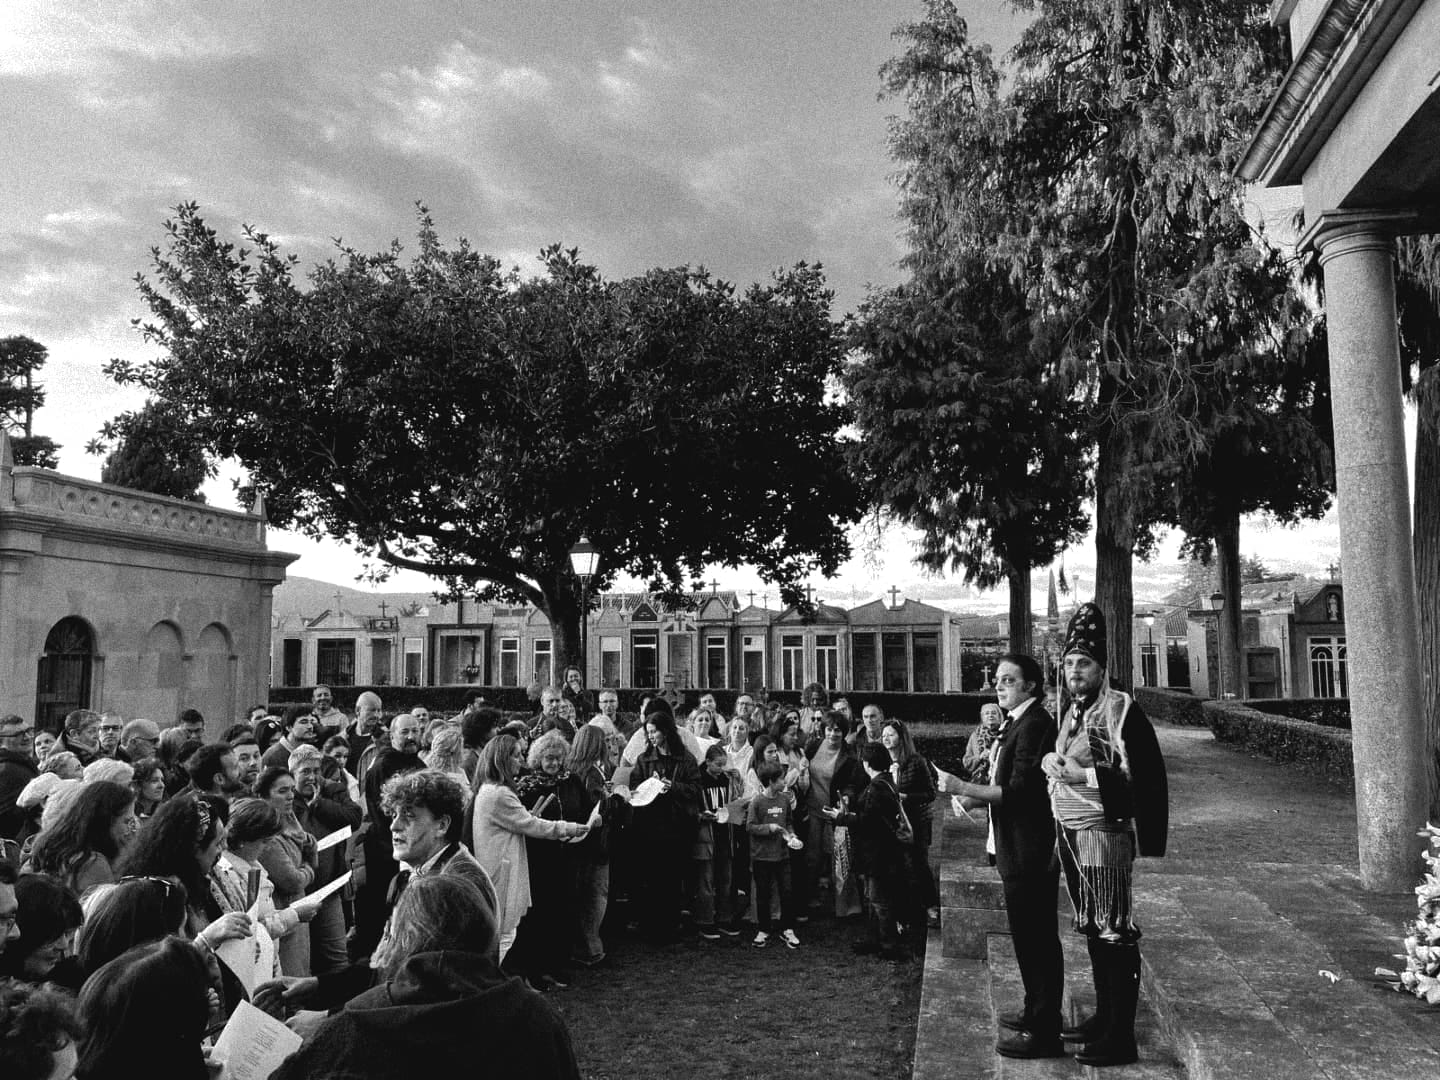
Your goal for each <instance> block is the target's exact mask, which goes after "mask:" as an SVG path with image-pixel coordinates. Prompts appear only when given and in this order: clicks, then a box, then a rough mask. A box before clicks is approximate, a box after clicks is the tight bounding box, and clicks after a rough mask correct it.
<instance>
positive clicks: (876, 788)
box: [835, 773, 905, 878]
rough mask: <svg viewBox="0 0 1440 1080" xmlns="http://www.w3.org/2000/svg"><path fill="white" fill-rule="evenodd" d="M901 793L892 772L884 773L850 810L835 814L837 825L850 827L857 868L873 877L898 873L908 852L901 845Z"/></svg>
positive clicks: (857, 871) (873, 781) (852, 851)
mask: <svg viewBox="0 0 1440 1080" xmlns="http://www.w3.org/2000/svg"><path fill="white" fill-rule="evenodd" d="M899 820H900V796H899V795H898V794H897V793H896V791H895V783H894V781H892V780H891V779H890V774H889V773H881V774H880V775H879V776H877V777H875V779H873V780H871V781H870V782H869V784H867V785H866V787H865V790H864V791H862V792H860V795H859V797H858V798H857V799H856V800H855V802H854V804H853V809H852V810H851V811H850V812H849V813H845V814H841V815H839V816H838V817H836V818H835V824H836V825H846V826H849V828H850V845H851V846H850V850H851V857H852V858H853V860H854V865H855V872H856V873H859V874H865V875H867V876H870V877H879V878H889V877H894V876H896V875H898V874H899V873H900V872H901V870H902V868H903V866H904V859H905V853H904V850H903V849H902V847H901V845H900V840H899V831H898V822H899Z"/></svg>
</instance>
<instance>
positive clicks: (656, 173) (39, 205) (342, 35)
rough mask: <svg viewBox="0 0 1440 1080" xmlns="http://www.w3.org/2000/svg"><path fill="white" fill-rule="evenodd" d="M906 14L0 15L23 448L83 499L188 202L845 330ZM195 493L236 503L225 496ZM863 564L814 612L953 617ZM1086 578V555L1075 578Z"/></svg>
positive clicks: (1324, 557) (1, 322) (318, 557)
mask: <svg viewBox="0 0 1440 1080" xmlns="http://www.w3.org/2000/svg"><path fill="white" fill-rule="evenodd" d="M959 6H960V8H961V9H962V11H964V12H965V13H966V14H967V16H968V18H969V20H970V26H971V34H972V37H973V38H975V39H976V40H984V41H990V42H992V43H994V44H995V45H996V47H997V51H1000V52H1003V51H1005V50H1006V49H1008V48H1009V46H1010V45H1011V44H1013V42H1014V40H1015V37H1016V35H1017V34H1018V26H1019V24H1018V23H1017V21H1016V19H1015V17H1014V16H1013V15H1012V13H1011V11H1010V7H1009V5H1008V4H1006V3H1002V2H997V0H962V2H961V3H960V4H959ZM919 14H920V5H919V4H918V3H913V2H910V3H907V2H904V0H901V2H896V0H887V2H875V0H847V2H846V3H843V4H835V3H830V2H826V3H821V2H804V0H789V2H786V3H776V2H774V0H731V2H729V3H725V4H714V3H704V4H701V3H691V2H688V0H666V2H649V0H627V2H625V3H605V2H601V0H591V2H587V3H574V2H560V0H525V2H523V3H522V2H512V0H487V2H486V3H483V4H480V3H474V2H459V0H454V2H451V0H425V2H413V3H405V4H400V3H375V2H372V3H365V4H362V3H356V2H353V0H351V2H344V3H342V2H339V0H310V2H307V3H305V4H294V3H273V2H268V3H267V2H263V0H246V2H238V0H233V2H214V3H205V4H198V3H193V2H186V0H0V117H3V130H4V133H5V138H4V144H5V164H4V167H3V168H0V335H9V334H28V335H29V336H31V337H33V338H35V339H37V340H38V341H40V342H42V343H43V344H45V345H46V346H48V348H49V349H50V361H49V364H48V365H47V367H46V368H45V371H44V375H43V381H44V383H45V385H46V388H47V391H48V394H49V400H48V402H47V404H46V407H45V409H44V410H43V411H42V412H41V414H40V416H39V419H38V430H39V431H40V433H42V434H47V435H50V436H51V437H52V438H55V439H56V440H57V441H59V442H60V443H62V444H63V446H64V449H63V450H62V454H61V467H62V469H63V470H64V471H65V472H68V473H72V474H75V475H79V476H88V477H98V475H99V461H98V459H95V458H91V457H87V456H86V455H85V453H84V450H83V447H84V444H85V442H86V441H87V440H88V439H90V438H91V437H92V436H93V435H94V434H95V433H96V431H97V429H98V428H99V426H100V424H101V423H103V422H104V421H105V420H106V419H108V418H109V417H112V416H114V415H115V414H116V413H118V412H120V411H122V410H124V409H127V408H132V407H135V406H136V405H138V404H139V401H138V399H137V398H136V397H135V395H134V394H133V393H131V392H127V391H122V390H121V389H119V388H118V387H116V386H114V385H113V384H112V383H110V382H109V381H108V380H107V379H106V378H105V376H104V375H103V373H102V371H101V366H102V364H103V363H104V362H105V361H106V360H107V359H108V358H110V357H113V356H127V357H131V358H136V359H139V358H142V357H145V356H146V355H147V354H146V350H145V346H144V344H143V342H142V341H141V340H140V338H139V335H138V334H137V333H136V332H135V331H134V330H133V329H132V327H131V320H132V319H134V318H137V317H140V316H142V315H144V314H145V311H144V309H143V307H142V305H141V303H140V301H139V298H138V296H137V294H136V291H135V286H134V280H133V279H134V276H135V274H136V273H137V272H140V271H144V270H146V269H148V265H149V249H150V248H151V247H152V246H154V245H157V244H160V243H162V241H163V235H164V234H163V230H162V222H163V221H164V219H165V218H166V217H167V215H168V213H169V210H170V208H171V207H173V206H175V205H176V204H178V203H180V202H182V201H192V200H193V201H196V202H198V203H200V204H201V207H202V213H203V214H204V216H205V217H206V218H207V219H208V220H209V221H210V223H211V224H212V225H215V226H217V227H218V228H220V229H221V230H222V231H224V232H232V233H233V231H234V230H235V229H236V228H237V226H238V225H239V223H241V222H245V223H249V224H253V225H255V226H256V227H258V228H261V229H263V230H265V231H267V232H269V233H271V234H272V235H274V236H276V237H278V238H279V239H280V240H281V241H282V242H283V243H284V244H285V245H287V247H289V248H290V249H291V250H294V251H295V252H296V253H298V254H299V255H300V256H301V258H302V260H303V261H306V262H310V261H313V260H315V259H317V258H323V257H325V256H326V255H327V254H329V253H330V251H332V250H333V247H332V240H333V239H334V238H337V237H339V238H343V240H344V241H345V242H346V243H347V244H351V245H354V246H356V247H358V248H360V249H362V250H375V249H378V248H380V247H382V246H384V245H386V244H388V243H389V241H390V240H391V239H393V238H397V237H398V238H400V239H401V240H402V242H403V241H406V240H408V239H410V238H412V237H413V235H414V204H415V203H416V202H417V201H423V202H424V203H426V204H427V205H428V206H429V208H430V210H431V212H432V214H433V215H434V217H435V219H436V223H437V225H438V227H439V229H440V232H441V234H442V236H444V237H445V238H447V239H453V238H455V237H458V236H465V237H468V238H469V239H470V240H471V241H472V243H473V244H474V245H475V246H476V247H478V248H480V249H481V250H484V251H489V252H492V253H494V254H496V255H497V256H499V257H500V258H501V259H503V260H504V261H505V262H507V263H515V264H518V265H520V266H521V267H522V269H526V268H530V267H533V266H534V265H535V263H534V256H535V254H536V253H537V252H538V251H539V250H540V249H541V248H542V247H544V246H545V245H547V244H549V243H552V242H556V241H558V242H561V243H563V244H565V245H566V246H575V247H578V248H580V250H581V253H582V256H583V257H584V258H585V259H586V260H588V261H590V262H594V263H596V264H597V265H598V266H599V267H600V268H601V270H602V271H603V272H604V273H605V274H606V275H607V276H610V277H623V276H627V275H630V274H635V273H639V272H642V271H644V270H645V269H647V268H649V267H652V266H657V265H666V266H668V265H679V264H703V265H705V266H706V267H708V268H709V269H711V270H712V271H713V272H714V273H716V274H717V275H719V276H721V277H724V278H728V279H730V280H734V281H737V282H740V283H742V284H743V283H748V282H750V281H754V280H759V279H764V278H765V277H767V276H768V275H769V273H770V272H771V271H772V270H773V269H775V268H776V267H779V266H782V265H790V264H793V263H795V262H797V261H800V260H806V261H811V262H815V261H818V262H821V263H823V264H824V266H825V268H826V272H827V275H828V277H829V280H830V282H831V284H832V286H833V287H834V289H835V292H836V314H837V315H839V314H843V313H844V312H846V311H850V310H853V309H854V307H855V306H856V305H857V304H858V303H859V302H860V300H861V299H863V297H864V295H865V292H866V289H867V287H869V286H872V285H876V286H885V285H889V284H893V283H895V282H896V281H897V280H898V279H899V272H898V270H897V268H896V261H897V259H898V258H899V256H900V254H901V246H900V242H899V231H900V230H899V225H898V222H897V220H896V217H895V205H896V199H895V192H894V189H893V187H892V186H891V184H890V182H889V179H888V177H889V174H890V172H891V171H892V166H891V163H890V162H889V160H888V159H887V156H886V150H885V117H886V115H887V114H888V113H890V112H892V111H894V108H893V106H892V105H890V104H888V103H882V102H879V101H877V100H876V95H877V91H878V89H879V80H878V76H877V70H878V68H879V67H880V65H881V64H882V63H883V62H884V61H885V60H886V59H887V58H889V57H890V56H891V55H892V54H893V53H894V51H895V43H894V42H893V41H892V39H891V37H890V34H891V31H892V30H893V29H894V27H895V25H896V24H898V23H899V22H901V21H904V20H907V19H911V18H916V17H918V16H919ZM296 419H297V420H303V418H301V417H297V418H296ZM211 498H212V501H214V502H216V503H218V504H220V505H232V504H233V500H232V499H231V498H230V495H229V492H228V485H223V484H219V485H215V486H213V487H212V489H211ZM1335 533H1336V529H1335V526H1334V522H1333V514H1332V516H1331V521H1330V523H1329V524H1328V525H1326V526H1319V527H1317V528H1315V529H1311V530H1307V532H1306V533H1305V534H1304V536H1297V535H1296V534H1293V533H1289V532H1279V531H1276V530H1264V529H1257V528H1256V527H1254V526H1247V530H1246V547H1247V549H1249V550H1252V551H1257V552H1259V553H1261V554H1262V555H1264V556H1266V557H1268V558H1269V559H1270V560H1271V561H1280V562H1292V561H1297V560H1298V561H1299V562H1301V563H1304V564H1305V565H1309V566H1316V567H1318V566H1323V565H1324V564H1325V563H1326V562H1328V561H1329V559H1331V558H1334V557H1335V556H1336V555H1338V540H1336V539H1335ZM272 536H273V546H275V547H278V548H282V549H285V550H291V551H297V552H302V553H303V555H304V558H303V559H302V560H301V561H300V562H299V563H297V564H296V565H295V566H294V568H293V572H295V573H299V574H304V575H306V576H309V577H318V578H323V579H326V580H331V581H338V582H345V583H349V582H350V580H351V579H352V578H353V577H354V575H355V573H356V572H357V570H358V566H359V561H358V560H357V559H355V558H353V557H352V556H351V555H349V554H348V553H345V552H342V551H339V550H338V549H336V548H335V547H334V546H333V545H315V544H312V543H310V542H308V541H305V540H303V539H302V538H299V537H292V536H288V535H285V534H272ZM866 547H867V548H868V555H862V556H858V557H857V558H856V559H855V560H854V561H853V562H852V563H851V564H850V565H849V566H848V567H847V568H846V569H845V571H844V573H843V574H842V575H841V578H840V580H838V581H837V582H835V583H833V584H831V585H829V586H827V587H826V588H824V589H822V592H828V593H829V594H830V595H833V596H835V597H836V598H837V599H845V600H848V599H850V598H851V597H853V596H859V597H860V599H869V598H870V597H871V596H874V595H879V594H880V592H881V591H882V590H883V589H886V588H889V587H890V586H891V585H892V584H896V585H899V586H900V587H902V588H904V589H905V590H906V591H907V592H908V593H909V594H910V595H916V596H919V595H924V594H926V593H927V591H928V592H929V593H930V594H931V595H932V596H934V597H935V598H939V599H943V600H944V602H946V603H947V605H949V606H972V605H971V604H970V603H969V601H968V600H967V599H966V598H965V597H964V596H963V595H962V594H961V591H960V590H959V589H958V587H957V583H954V582H951V583H949V584H948V585H947V584H946V583H943V582H934V581H931V582H925V581H922V580H921V578H920V575H919V574H918V573H917V572H916V571H915V570H914V569H913V568H912V567H911V566H910V565H909V561H908V558H909V556H908V548H907V544H906V541H905V538H904V537H903V535H900V534H899V533H892V534H891V535H888V536H887V537H884V538H882V539H881V540H880V541H879V542H878V543H876V544H870V545H866ZM1173 548H1174V545H1170V546H1169V549H1168V553H1169V554H1171V555H1173ZM1093 562H1094V560H1093V555H1092V553H1091V552H1090V550H1089V548H1088V546H1087V547H1085V548H1082V549H1077V550H1076V551H1075V552H1074V553H1073V554H1072V555H1071V556H1069V565H1071V566H1072V567H1080V568H1081V572H1082V573H1084V572H1085V571H1084V568H1085V567H1087V566H1093ZM719 576H720V577H721V579H722V581H723V582H724V583H725V584H727V585H729V586H730V587H734V588H738V589H741V590H745V589H749V588H752V587H753V588H755V589H757V590H759V589H761V588H763V586H762V585H760V584H759V580H758V578H756V577H754V575H750V574H746V573H743V572H740V573H737V572H726V571H721V572H720V574H719ZM1088 576H1089V580H1090V581H1091V582H1092V583H1093V575H1088ZM817 584H819V583H818V582H817ZM401 586H403V587H406V588H423V587H424V585H423V582H421V581H417V579H416V578H415V577H414V576H410V575H404V576H400V577H398V578H397V587H401ZM1137 591H1138V590H1137ZM998 599H999V598H992V599H991V603H993V602H995V600H998Z"/></svg>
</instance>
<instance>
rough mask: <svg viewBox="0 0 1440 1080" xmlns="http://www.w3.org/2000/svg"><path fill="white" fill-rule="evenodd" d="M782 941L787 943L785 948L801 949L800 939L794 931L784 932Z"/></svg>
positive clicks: (781, 936)
mask: <svg viewBox="0 0 1440 1080" xmlns="http://www.w3.org/2000/svg"><path fill="white" fill-rule="evenodd" d="M780 940H782V941H784V942H785V947H786V948H788V949H798V948H799V947H800V939H799V938H798V937H796V936H795V931H794V930H785V931H782V932H781V934H780Z"/></svg>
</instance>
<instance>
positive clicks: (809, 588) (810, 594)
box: [805, 584, 815, 604]
mask: <svg viewBox="0 0 1440 1080" xmlns="http://www.w3.org/2000/svg"><path fill="white" fill-rule="evenodd" d="M814 602H815V586H814V585H808V584H807V585H806V586H805V603H807V604H811V603H814Z"/></svg>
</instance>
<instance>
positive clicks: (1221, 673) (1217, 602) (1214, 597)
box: [1210, 592, 1225, 701]
mask: <svg viewBox="0 0 1440 1080" xmlns="http://www.w3.org/2000/svg"><path fill="white" fill-rule="evenodd" d="M1210 610H1211V611H1213V612H1215V647H1216V648H1217V649H1218V650H1219V651H1220V655H1219V656H1218V657H1216V661H1217V663H1216V664H1215V673H1216V676H1217V680H1216V681H1217V682H1218V683H1219V686H1218V687H1217V689H1218V690H1219V691H1220V700H1221V701H1224V700H1225V615H1224V612H1225V594H1224V593H1222V592H1213V593H1211V594H1210Z"/></svg>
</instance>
